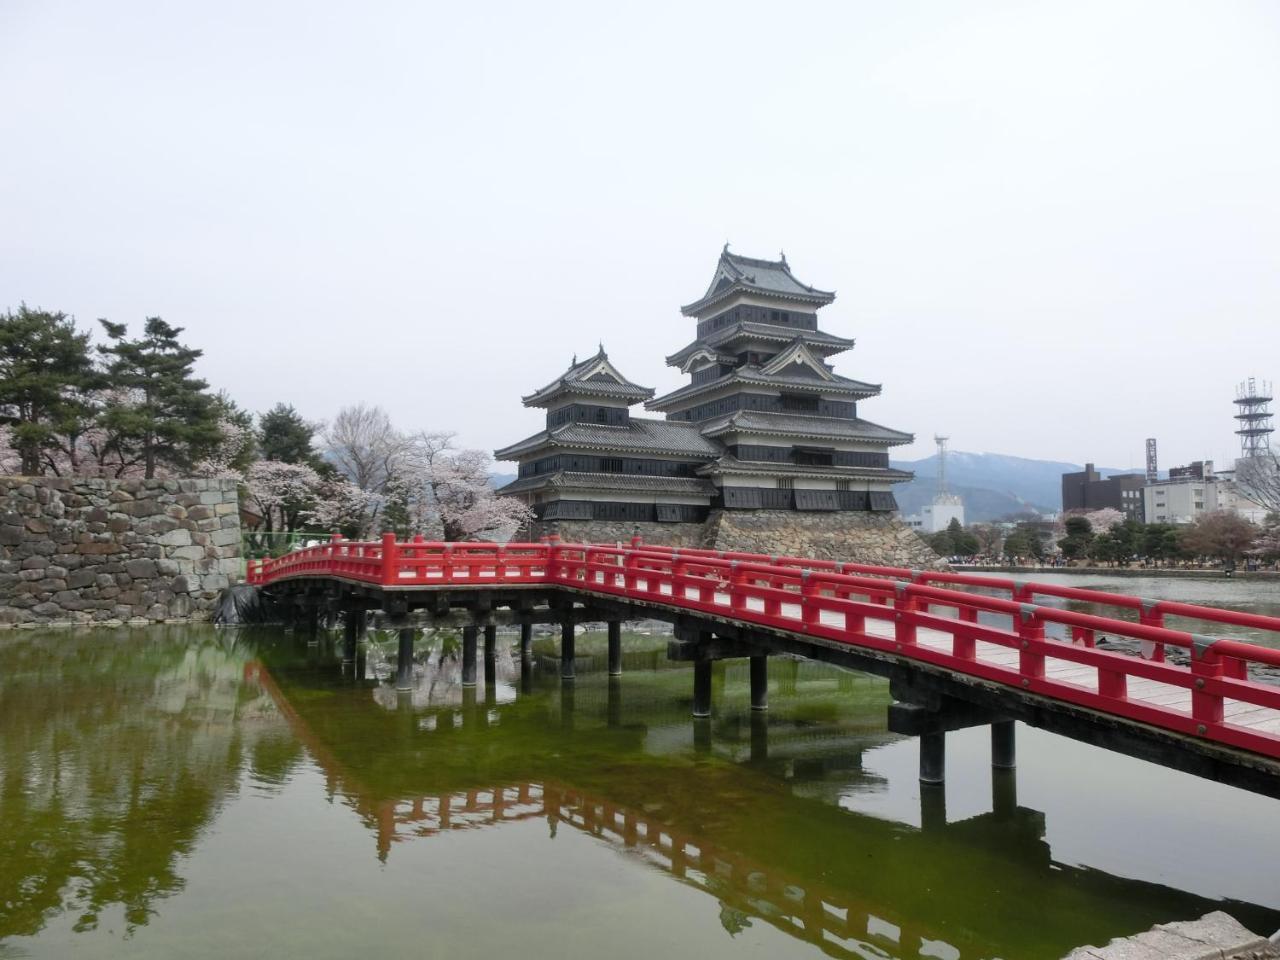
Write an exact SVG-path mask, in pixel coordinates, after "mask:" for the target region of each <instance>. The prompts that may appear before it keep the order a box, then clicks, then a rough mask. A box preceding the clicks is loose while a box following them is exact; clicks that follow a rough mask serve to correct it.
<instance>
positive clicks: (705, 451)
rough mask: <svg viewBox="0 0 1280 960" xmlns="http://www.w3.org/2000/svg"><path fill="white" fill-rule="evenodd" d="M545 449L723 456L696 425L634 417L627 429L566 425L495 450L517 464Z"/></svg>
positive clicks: (494, 454) (624, 427)
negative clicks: (516, 461) (533, 453)
mask: <svg viewBox="0 0 1280 960" xmlns="http://www.w3.org/2000/svg"><path fill="white" fill-rule="evenodd" d="M543 447H565V448H568V449H574V450H616V451H620V452H634V453H665V454H669V455H672V456H695V457H715V456H718V455H719V454H720V446H719V445H718V444H717V443H715V442H714V441H712V440H708V439H707V438H706V437H704V436H703V435H702V434H701V433H700V432H699V431H698V428H697V426H696V425H694V424H692V423H677V422H674V421H671V420H649V419H646V418H643V417H632V418H631V422H630V423H629V424H628V425H627V426H605V425H602V424H594V423H566V424H565V425H564V426H563V427H556V428H555V429H554V430H542V431H540V432H538V433H535V434H534V435H533V436H532V437H528V438H526V439H524V440H521V441H520V442H519V443H514V444H512V445H511V446H509V447H503V448H502V449H501V450H495V451H494V453H493V456H494V458H495V459H497V460H515V459H518V458H519V457H521V456H523V455H524V454H526V453H531V452H533V451H534V450H538V449H541V448H543Z"/></svg>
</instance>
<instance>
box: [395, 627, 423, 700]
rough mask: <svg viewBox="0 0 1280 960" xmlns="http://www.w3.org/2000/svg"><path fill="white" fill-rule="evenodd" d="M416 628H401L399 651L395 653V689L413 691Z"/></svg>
mask: <svg viewBox="0 0 1280 960" xmlns="http://www.w3.org/2000/svg"><path fill="white" fill-rule="evenodd" d="M417 634H418V629H417V627H401V628H400V632H399V641H400V643H399V649H398V650H397V651H396V689H397V690H412V689H413V641H414V639H415V638H416V636H417Z"/></svg>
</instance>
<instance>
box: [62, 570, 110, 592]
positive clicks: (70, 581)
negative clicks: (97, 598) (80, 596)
mask: <svg viewBox="0 0 1280 960" xmlns="http://www.w3.org/2000/svg"><path fill="white" fill-rule="evenodd" d="M100 579H105V580H106V583H100V582H99V580H100ZM114 583H115V580H114V579H112V577H110V576H109V575H107V574H99V573H96V572H95V571H93V570H76V571H75V572H73V573H71V574H69V575H68V576H67V586H68V587H69V588H70V589H72V590H80V589H83V588H84V587H87V586H90V585H96V586H100V587H101V586H111V585H113V584H114Z"/></svg>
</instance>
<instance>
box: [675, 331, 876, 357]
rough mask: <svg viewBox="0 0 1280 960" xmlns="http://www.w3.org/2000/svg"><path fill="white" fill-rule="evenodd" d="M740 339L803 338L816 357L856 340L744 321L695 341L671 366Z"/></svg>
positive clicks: (787, 340)
mask: <svg viewBox="0 0 1280 960" xmlns="http://www.w3.org/2000/svg"><path fill="white" fill-rule="evenodd" d="M739 340H772V341H774V342H775V343H790V342H791V341H792V340H803V341H804V342H805V343H806V344H808V346H809V349H810V350H811V351H812V352H813V353H814V355H815V356H822V357H830V356H832V355H833V354H837V353H843V352H844V351H845V350H850V349H852V348H853V344H854V341H853V340H851V339H848V338H846V337H837V336H835V335H834V334H830V333H825V332H823V331H822V330H796V329H795V328H794V327H781V326H775V325H774V324H771V323H755V322H752V321H741V322H739V323H735V324H734V325H733V326H731V327H726V328H725V329H723V330H717V331H716V332H715V333H713V334H711V335H710V336H708V337H705V338H702V339H698V340H694V341H693V342H692V343H690V344H688V345H687V346H685V347H682V348H681V349H679V350H677V351H676V352H675V353H673V354H671V356H669V357H667V364H668V366H672V367H679V366H682V365H683V364H684V362H685V361H686V360H687V359H689V357H691V356H692V355H693V354H694V353H696V352H697V351H698V350H700V349H711V350H713V351H718V350H721V349H723V348H725V347H727V346H728V345H729V344H731V343H736V342H737V341H739Z"/></svg>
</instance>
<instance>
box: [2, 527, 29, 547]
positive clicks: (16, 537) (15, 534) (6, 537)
mask: <svg viewBox="0 0 1280 960" xmlns="http://www.w3.org/2000/svg"><path fill="white" fill-rule="evenodd" d="M23 534H24V529H23V528H22V527H20V526H16V525H14V524H8V523H6V524H3V525H0V546H5V547H14V546H17V545H18V544H20V543H21V542H22V540H23Z"/></svg>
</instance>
